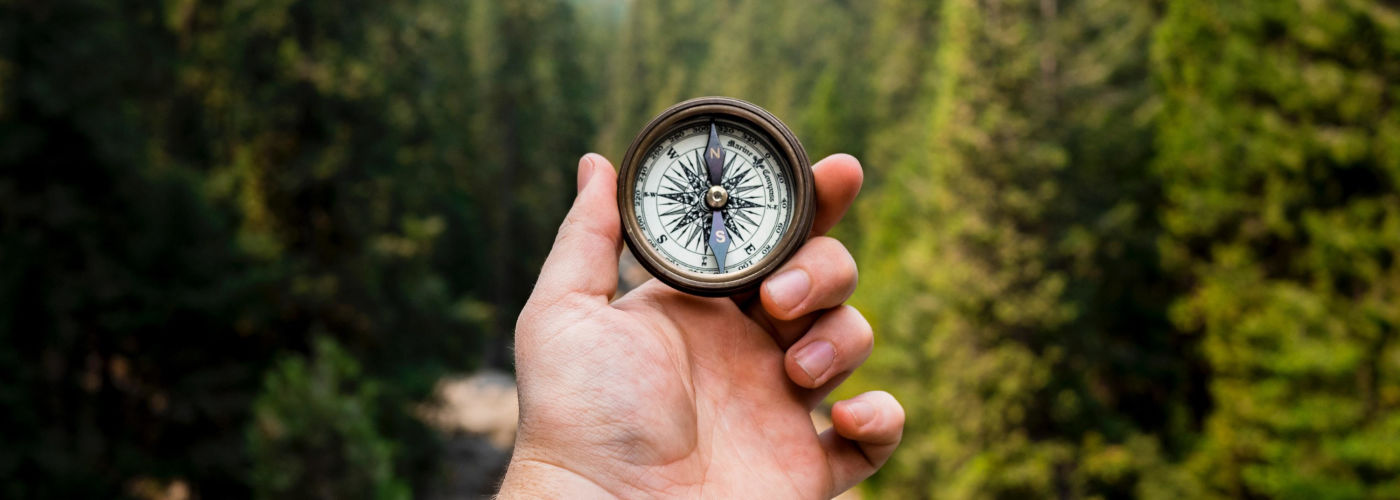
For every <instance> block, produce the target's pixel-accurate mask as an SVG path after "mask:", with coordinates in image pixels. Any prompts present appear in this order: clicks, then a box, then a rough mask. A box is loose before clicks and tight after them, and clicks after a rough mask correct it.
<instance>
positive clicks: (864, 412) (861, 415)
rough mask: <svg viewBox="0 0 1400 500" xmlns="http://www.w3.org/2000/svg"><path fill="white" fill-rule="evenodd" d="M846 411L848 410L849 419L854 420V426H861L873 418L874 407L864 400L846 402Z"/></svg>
mask: <svg viewBox="0 0 1400 500" xmlns="http://www.w3.org/2000/svg"><path fill="white" fill-rule="evenodd" d="M846 411H847V412H850V414H851V419H853V420H855V421H856V426H857V427H859V426H862V425H865V424H866V423H868V422H870V419H872V418H875V407H874V406H870V403H867V402H865V401H848V402H846Z"/></svg>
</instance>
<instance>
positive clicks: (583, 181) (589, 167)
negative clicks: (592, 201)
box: [578, 155, 593, 193]
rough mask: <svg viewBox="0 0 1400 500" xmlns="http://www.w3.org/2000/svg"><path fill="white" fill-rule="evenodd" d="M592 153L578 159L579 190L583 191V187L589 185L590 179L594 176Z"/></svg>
mask: <svg viewBox="0 0 1400 500" xmlns="http://www.w3.org/2000/svg"><path fill="white" fill-rule="evenodd" d="M591 156H592V155H583V157H582V158H579V159H578V192H579V193H582V192H583V188H585V187H587V186H588V180H589V179H592V178H593V158H592V157H591Z"/></svg>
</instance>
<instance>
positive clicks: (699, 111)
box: [617, 97, 816, 297]
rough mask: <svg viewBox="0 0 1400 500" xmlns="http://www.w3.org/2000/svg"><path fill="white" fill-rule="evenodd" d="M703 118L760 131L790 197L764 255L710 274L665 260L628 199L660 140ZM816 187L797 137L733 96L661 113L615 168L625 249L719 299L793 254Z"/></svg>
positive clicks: (656, 272)
mask: <svg viewBox="0 0 1400 500" xmlns="http://www.w3.org/2000/svg"><path fill="white" fill-rule="evenodd" d="M708 117H716V118H724V119H727V120H731V121H736V122H740V123H743V124H745V125H747V126H748V127H749V128H751V129H752V130H753V131H755V132H758V133H760V134H763V135H764V136H765V137H763V139H765V140H767V142H768V143H769V144H771V145H772V146H773V147H774V148H775V153H776V154H779V155H782V157H783V160H784V161H783V162H782V163H783V164H784V166H783V168H784V169H785V173H786V174H787V178H788V179H789V180H790V182H791V183H792V199H793V206H792V210H791V211H790V216H789V219H788V226H787V227H788V229H787V232H786V233H784V234H783V236H782V237H781V238H780V239H779V240H778V243H777V244H776V245H774V247H773V250H772V251H771V252H769V254H768V255H766V256H764V257H763V258H762V259H760V260H759V261H758V262H757V263H755V264H754V265H753V266H751V267H749V268H747V269H744V270H741V271H736V272H732V273H725V274H716V275H714V276H705V275H696V274H693V273H689V272H684V271H682V270H680V269H677V268H675V267H674V266H673V265H671V264H670V263H669V262H666V260H665V259H664V258H663V257H662V256H661V255H660V254H659V252H658V251H657V250H656V249H655V248H653V247H652V246H651V244H650V243H648V242H647V240H646V237H645V236H644V235H643V233H642V228H641V225H640V224H639V222H638V219H637V213H636V207H635V205H634V204H633V200H632V198H633V197H634V196H635V194H636V186H637V179H636V177H637V172H638V170H639V169H640V167H641V165H642V163H643V162H644V161H645V158H646V154H647V152H648V151H650V150H651V149H652V147H653V146H654V145H655V144H656V143H657V142H658V141H660V140H661V139H662V138H664V137H666V136H668V135H669V134H671V133H673V132H675V131H676V130H679V129H680V128H682V127H684V126H686V125H687V124H688V123H690V122H693V121H694V120H696V119H704V118H708ZM815 191H816V190H815V185H814V180H813V177H812V165H811V163H810V161H809V160H808V158H807V152H806V150H804V149H803V148H802V143H801V142H800V141H798V140H797V136H796V135H795V134H793V133H792V130H791V129H789V128H788V127H787V125H784V124H783V122H782V121H781V120H778V118H777V117H775V116H773V114H772V113H769V112H768V111H767V110H764V109H763V108H760V107H758V106H757V105H754V104H753V103H750V102H747V101H743V100H739V99H734V98H732V97H700V98H695V99H690V100H688V101H685V102H682V103H680V104H676V105H675V106H671V107H670V108H667V109H666V110H665V111H662V112H661V114H659V115H657V116H656V117H655V118H653V119H652V120H651V122H649V123H647V125H646V126H645V127H643V128H642V130H641V132H639V133H638V134H637V137H636V138H635V139H633V140H632V144H631V145H630V146H628V147H627V153H626V154H625V155H623V158H622V164H621V166H620V168H619V169H618V176H617V209H618V214H619V215H620V216H621V219H622V238H623V241H625V242H626V243H627V248H628V249H630V250H631V251H632V255H634V256H635V257H636V258H637V262H638V263H640V264H641V265H642V267H644V268H646V270H647V271H648V272H650V273H651V275H652V276H654V277H656V279H658V280H661V281H662V282H663V283H666V284H667V285H669V286H671V287H672V288H675V289H677V290H680V291H682V292H686V293H689V294H693V295H700V296H706V297H720V296H731V295H738V294H741V293H744V292H746V291H749V290H751V289H753V288H756V287H757V286H758V285H759V284H760V283H762V282H763V278H765V277H767V276H768V275H769V274H772V273H773V271H776V270H777V269H778V268H779V267H781V266H782V265H783V263H785V262H787V260H788V259H789V258H791V257H792V255H793V254H795V253H797V250H798V249H799V248H801V247H802V244H803V243H805V242H806V241H807V237H808V235H809V233H811V231H812V220H813V218H814V217H815V215H816V192H815Z"/></svg>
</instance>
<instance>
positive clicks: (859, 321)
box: [841, 305, 875, 352]
mask: <svg viewBox="0 0 1400 500" xmlns="http://www.w3.org/2000/svg"><path fill="white" fill-rule="evenodd" d="M841 310H842V311H843V312H844V313H845V314H846V315H847V319H846V321H847V322H848V323H850V326H849V329H850V331H851V332H852V333H851V334H852V337H853V338H854V340H855V341H856V345H858V346H860V347H861V349H862V350H864V351H866V352H869V351H870V350H871V348H873V347H874V346H875V329H874V328H873V327H871V326H870V322H869V321H866V319H865V316H863V315H861V314H860V311H858V310H856V308H855V307H853V306H849V305H848V306H842V308H841Z"/></svg>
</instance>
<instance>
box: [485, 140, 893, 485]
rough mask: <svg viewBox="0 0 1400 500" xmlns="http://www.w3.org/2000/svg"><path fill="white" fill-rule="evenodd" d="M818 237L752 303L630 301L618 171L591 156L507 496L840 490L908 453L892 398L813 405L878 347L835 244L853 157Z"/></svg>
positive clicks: (831, 194)
mask: <svg viewBox="0 0 1400 500" xmlns="http://www.w3.org/2000/svg"><path fill="white" fill-rule="evenodd" d="M812 169H813V175H814V177H815V180H816V200H817V214H816V219H815V222H814V223H813V227H812V233H811V235H810V239H809V240H808V241H807V243H806V244H805V245H804V246H803V247H802V248H801V249H800V250H799V251H798V253H797V254H795V255H794V256H793V257H792V259H791V260H789V261H788V262H787V263H785V264H784V265H783V267H782V268H781V269H779V270H778V272H776V273H774V274H773V275H772V276H770V277H769V278H768V279H767V280H765V282H764V283H763V285H762V286H761V288H760V290H759V293H758V294H757V296H756V297H747V298H742V299H729V298H702V297H695V296H691V295H687V294H684V293H681V292H678V291H676V290H673V289H671V288H669V287H667V286H666V285H664V284H662V283H660V282H658V281H657V280H654V279H653V280H650V281H648V282H646V283H645V284H643V285H642V286H640V287H638V288H637V289H636V290H633V291H632V292H630V293H628V294H627V295H626V296H624V297H622V298H621V299H618V300H617V301H616V302H612V303H609V300H610V297H611V296H612V295H613V294H614V293H616V291H617V256H618V252H619V251H620V250H621V245H622V238H621V233H620V232H621V226H620V223H619V220H618V212H617V195H616V191H617V174H616V173H615V171H614V170H613V168H612V165H611V164H609V163H608V161H607V160H606V159H604V158H603V157H602V156H599V155H596V154H589V155H586V156H584V157H583V158H582V159H581V160H580V161H579V172H578V186H579V193H578V197H577V198H576V199H575V200H574V206H573V208H572V209H571V210H570V211H569V215H568V217H567V218H566V219H565V220H564V224H563V226H562V227H560V229H559V235H558V237H557V239H556V240H555V242H554V249H553V250H552V251H551V253H550V255H549V258H548V259H547V260H546V262H545V264H544V269H543V270H542V271H541V273H540V278H539V282H538V283H537V284H536V286H535V290H534V293H533V294H532V295H531V296H530V300H529V302H528V303H527V304H526V305H525V309H524V310H523V311H522V312H521V314H520V319H519V322H518V323H517V325H516V339H515V343H516V346H515V353H516V375H517V377H518V387H519V391H520V430H519V434H518V438H517V441H516V445H515V453H514V455H513V456H512V457H511V464H510V467H509V469H508V471H507V473H506V478H505V481H504V484H503V485H502V488H501V496H502V497H506V498H511V497H535V496H540V497H551V498H553V497H568V498H586V497H607V496H617V497H654V496H683V497H717V498H814V497H831V496H834V495H836V494H838V493H840V492H841V491H844V490H846V489H848V488H850V487H851V486H853V485H855V484H856V483H858V482H860V481H861V480H863V479H865V478H866V477H869V476H870V475H871V474H872V473H874V472H875V470H876V469H877V468H879V467H880V466H881V465H883V464H884V462H885V460H886V459H888V458H889V456H890V454H891V453H892V452H893V451H894V448H895V446H896V445H898V444H899V440H900V436H901V434H902V432H903V427H904V410H903V408H901V407H900V405H899V403H898V402H897V401H895V399H894V397H892V396H890V395H889V394H888V393H885V392H878V391H877V392H869V393H865V394H862V395H860V396H857V397H855V398H852V399H849V400H845V401H841V402H838V403H836V404H835V406H833V407H832V412H831V413H832V415H831V419H832V423H833V428H832V429H830V430H827V431H826V432H823V433H821V434H820V435H818V434H817V432H816V430H815V429H814V428H813V426H812V422H811V420H810V416H809V414H810V412H811V411H812V410H813V408H815V407H816V405H817V404H818V403H820V402H821V401H822V399H824V398H825V397H826V396H827V395H828V394H830V393H831V391H832V390H833V389H835V388H836V386H837V385H838V384H840V383H841V382H842V381H844V380H845V378H846V377H847V376H848V375H850V373H851V371H852V370H854V369H855V368H856V367H858V366H859V365H860V364H861V363H862V362H864V361H865V359H866V358H867V357H868V356H869V355H870V349H871V346H872V333H871V329H870V324H869V323H867V322H866V321H865V318H863V317H862V316H861V315H860V313H859V312H856V310H855V309H854V308H852V307H850V306H843V305H842V303H843V302H845V301H846V299H847V298H849V297H850V295H851V293H852V292H854V291H855V286H856V265H855V260H854V259H852V258H851V255H850V253H848V252H847V251H846V248H845V247H844V246H842V245H841V243H840V242H839V241H837V240H835V239H832V238H829V237H825V236H822V234H823V233H825V232H826V231H827V230H828V229H830V228H831V227H832V226H834V225H835V224H836V222H837V221H838V220H840V219H841V216H842V215H843V214H844V213H845V211H846V208H847V207H848V206H849V205H850V203H851V201H852V200H853V199H854V198H855V195H856V193H857V192H859V190H860V184H861V180H862V173H861V168H860V164H859V163H858V162H857V161H856V159H855V158H853V157H851V156H847V155H836V156H831V157H828V158H826V159H824V160H822V161H821V162H818V163H817V164H816V165H814V166H813V167H812Z"/></svg>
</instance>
